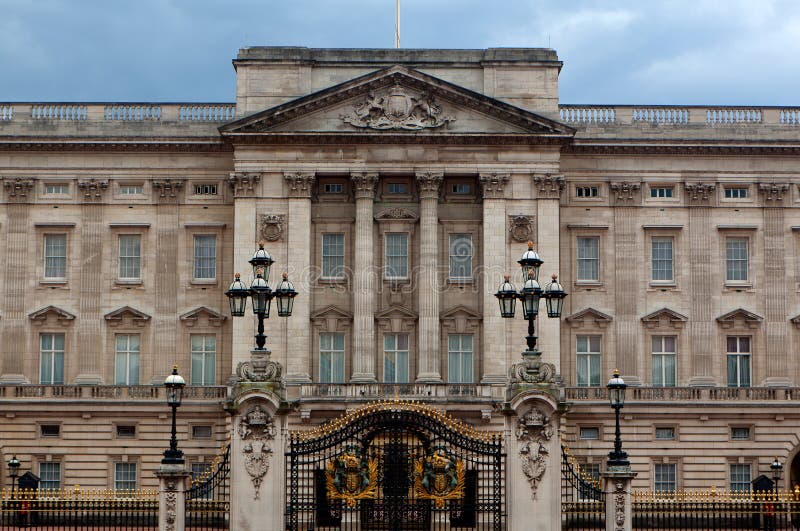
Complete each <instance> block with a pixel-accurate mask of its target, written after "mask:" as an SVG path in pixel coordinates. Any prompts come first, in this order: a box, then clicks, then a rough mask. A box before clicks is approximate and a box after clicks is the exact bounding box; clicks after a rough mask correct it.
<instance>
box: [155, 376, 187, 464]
mask: <svg viewBox="0 0 800 531" xmlns="http://www.w3.org/2000/svg"><path fill="white" fill-rule="evenodd" d="M185 386H186V380H184V379H183V377H182V376H181V375H180V374H178V366H177V365H174V366H173V367H172V374H170V375H169V376H167V379H166V380H164V387H166V388H167V405H168V406H169V407H171V408H172V437H171V438H170V440H169V450H164V458H163V459H162V460H161V464H163V465H182V464H183V463H184V461H183V452H182V451H180V450H178V434H177V430H176V425H175V419H176V416H177V413H178V407H179V406H180V405H181V400H183V388H184V387H185Z"/></svg>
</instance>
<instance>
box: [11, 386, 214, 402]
mask: <svg viewBox="0 0 800 531" xmlns="http://www.w3.org/2000/svg"><path fill="white" fill-rule="evenodd" d="M227 395H228V389H227V387H224V386H187V387H185V388H184V390H183V399H184V400H186V401H193V400H200V401H202V400H211V401H218V400H223V399H225V398H226V397H227ZM2 399H45V400H124V401H129V400H145V401H147V400H153V401H164V400H166V394H165V391H164V387H163V386H161V385H131V386H126V385H3V386H0V400H2Z"/></svg>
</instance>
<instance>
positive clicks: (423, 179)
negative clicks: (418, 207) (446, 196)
mask: <svg viewBox="0 0 800 531" xmlns="http://www.w3.org/2000/svg"><path fill="white" fill-rule="evenodd" d="M416 178H417V187H418V188H419V197H420V199H424V198H437V197H439V188H440V187H441V185H442V180H443V179H444V173H442V172H440V171H419V172H417V173H416Z"/></svg>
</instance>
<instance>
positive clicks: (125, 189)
mask: <svg viewBox="0 0 800 531" xmlns="http://www.w3.org/2000/svg"><path fill="white" fill-rule="evenodd" d="M119 194H120V195H142V194H144V185H141V184H121V185H119Z"/></svg>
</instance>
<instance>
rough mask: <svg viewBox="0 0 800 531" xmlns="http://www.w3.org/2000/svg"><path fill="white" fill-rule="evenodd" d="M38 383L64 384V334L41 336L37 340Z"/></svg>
mask: <svg viewBox="0 0 800 531" xmlns="http://www.w3.org/2000/svg"><path fill="white" fill-rule="evenodd" d="M39 344H40V352H39V383H41V384H43V385H62V384H63V383H64V334H42V335H41V336H40V340H39Z"/></svg>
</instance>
